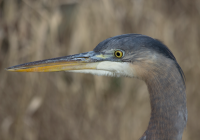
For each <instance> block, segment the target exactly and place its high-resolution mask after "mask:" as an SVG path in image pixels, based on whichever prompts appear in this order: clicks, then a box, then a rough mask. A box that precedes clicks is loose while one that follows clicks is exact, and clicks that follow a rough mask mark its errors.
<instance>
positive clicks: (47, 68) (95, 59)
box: [7, 51, 103, 72]
mask: <svg viewBox="0 0 200 140" xmlns="http://www.w3.org/2000/svg"><path fill="white" fill-rule="evenodd" d="M102 59H103V58H101V55H99V54H98V53H97V52H93V51H90V52H87V53H81V54H75V55H70V56H64V57H58V58H52V59H46V60H40V61H34V62H29V63H24V64H20V65H16V66H12V67H9V68H7V70H8V71H14V72H53V71H68V70H84V69H96V67H97V65H98V63H99V61H101V60H102Z"/></svg>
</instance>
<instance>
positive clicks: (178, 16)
mask: <svg viewBox="0 0 200 140" xmlns="http://www.w3.org/2000/svg"><path fill="white" fill-rule="evenodd" d="M126 33H139V34H145V35H148V36H151V37H154V38H157V39H159V40H161V41H163V42H164V43H165V44H166V45H167V46H168V47H169V48H170V49H171V51H172V52H173V53H174V55H175V57H176V58H177V61H178V62H179V64H180V66H181V67H182V69H183V71H184V73H185V76H186V86H187V88H186V89H187V107H188V123H187V127H186V129H185V131H184V134H183V140H199V138H200V120H199V118H200V94H199V91H200V63H199V62H200V1H199V0H192V1H191V0H167V1H160V0H151V1H146V0H126V1H124V0H95V1H91V0H84V1H81V0H0V140H80V139H81V140H127V139H132V140H137V139H139V137H140V136H142V134H143V133H144V131H145V130H146V128H147V126H148V121H149V117H150V103H149V95H148V91H147V87H146V85H145V83H144V82H142V81H141V80H137V79H131V78H110V77H103V76H102V77H100V76H92V75H89V74H74V73H66V72H54V73H15V72H7V71H6V70H5V68H7V67H9V66H13V65H17V64H21V63H25V62H30V61H35V60H41V59H47V58H53V57H59V56H65V55H70V54H75V53H76V54H77V53H81V52H86V51H91V50H93V48H94V47H95V46H96V45H97V44H98V43H99V42H101V41H103V40H104V39H106V38H108V37H112V36H115V35H120V34H126Z"/></svg>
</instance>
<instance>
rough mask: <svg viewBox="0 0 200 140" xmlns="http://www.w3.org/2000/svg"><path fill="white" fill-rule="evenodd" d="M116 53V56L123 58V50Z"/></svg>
mask: <svg viewBox="0 0 200 140" xmlns="http://www.w3.org/2000/svg"><path fill="white" fill-rule="evenodd" d="M114 54H115V56H116V57H117V58H121V57H122V56H123V52H122V51H120V50H117V51H115V53H114Z"/></svg>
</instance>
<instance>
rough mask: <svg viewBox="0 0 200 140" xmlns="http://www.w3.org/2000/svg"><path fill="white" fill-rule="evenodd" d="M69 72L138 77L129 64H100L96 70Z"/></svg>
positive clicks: (107, 62)
mask: <svg viewBox="0 0 200 140" xmlns="http://www.w3.org/2000/svg"><path fill="white" fill-rule="evenodd" d="M67 72H76V73H90V74H94V75H102V76H112V77H120V76H125V77H136V74H135V71H134V69H133V67H131V66H130V64H129V63H127V62H110V61H103V62H99V64H98V65H97V67H96V69H85V70H84V69H83V70H70V71H67Z"/></svg>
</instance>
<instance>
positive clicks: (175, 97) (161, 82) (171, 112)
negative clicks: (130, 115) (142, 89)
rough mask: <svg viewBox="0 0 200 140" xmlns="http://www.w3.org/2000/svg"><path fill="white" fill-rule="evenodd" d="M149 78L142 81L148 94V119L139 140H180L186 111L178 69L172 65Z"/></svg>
mask: <svg viewBox="0 0 200 140" xmlns="http://www.w3.org/2000/svg"><path fill="white" fill-rule="evenodd" d="M156 75H157V76H156ZM149 77H150V78H149ZM149 77H148V78H146V79H144V80H145V82H146V84H147V86H148V90H149V94H150V103H151V118H150V122H149V126H148V128H147V130H146V131H145V133H144V135H143V136H142V138H141V139H140V140H181V139H182V134H183V130H184V127H185V126H186V122H187V108H186V93H185V85H184V82H183V79H182V77H181V76H180V73H179V71H178V69H177V68H176V66H175V64H174V65H172V66H170V67H165V68H164V69H162V73H157V74H153V76H149Z"/></svg>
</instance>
